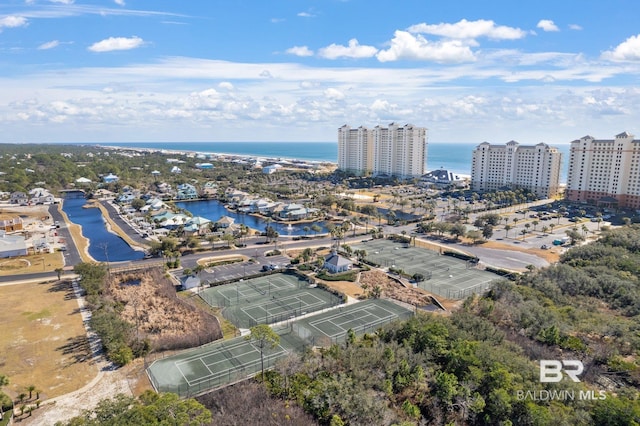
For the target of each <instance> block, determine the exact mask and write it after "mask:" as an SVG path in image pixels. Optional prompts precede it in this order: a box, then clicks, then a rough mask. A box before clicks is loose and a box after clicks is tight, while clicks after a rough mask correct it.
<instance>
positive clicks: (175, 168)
mask: <svg viewBox="0 0 640 426" xmlns="http://www.w3.org/2000/svg"><path fill="white" fill-rule="evenodd" d="M171 173H173V174H176V175H179V174H180V173H182V169H181V168H180V167H178V166H173V167H172V168H171Z"/></svg>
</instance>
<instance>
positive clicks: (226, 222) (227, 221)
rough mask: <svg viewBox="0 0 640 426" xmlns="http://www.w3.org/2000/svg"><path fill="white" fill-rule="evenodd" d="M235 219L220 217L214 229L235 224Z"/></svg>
mask: <svg viewBox="0 0 640 426" xmlns="http://www.w3.org/2000/svg"><path fill="white" fill-rule="evenodd" d="M235 221H236V220H235V219H234V218H232V217H229V216H222V217H221V218H220V219H218V220H217V221H216V227H218V228H228V227H230V226H231V225H233V224H234V223H235Z"/></svg>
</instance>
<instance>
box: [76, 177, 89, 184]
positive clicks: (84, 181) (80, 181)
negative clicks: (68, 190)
mask: <svg viewBox="0 0 640 426" xmlns="http://www.w3.org/2000/svg"><path fill="white" fill-rule="evenodd" d="M91 183H92V182H91V179H87V178H86V177H79V178H78V179H76V184H77V185H90V184H91Z"/></svg>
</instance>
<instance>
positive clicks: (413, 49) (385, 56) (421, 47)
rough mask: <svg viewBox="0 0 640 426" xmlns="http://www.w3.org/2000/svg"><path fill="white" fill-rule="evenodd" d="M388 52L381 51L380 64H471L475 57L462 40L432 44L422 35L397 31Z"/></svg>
mask: <svg viewBox="0 0 640 426" xmlns="http://www.w3.org/2000/svg"><path fill="white" fill-rule="evenodd" d="M390 43H391V46H390V47H389V49H387V50H380V51H379V52H378V54H377V55H376V57H377V58H378V60H379V61H380V62H389V61H397V60H401V59H412V60H423V61H434V62H448V63H455V62H469V61H473V60H475V56H474V54H473V52H472V51H471V49H470V48H469V46H468V45H465V44H464V43H463V42H462V41H460V40H445V41H437V42H430V41H428V40H427V39H425V38H424V37H422V36H421V35H419V34H418V35H413V34H410V33H408V32H406V31H400V30H397V31H396V32H395V34H394V37H393V39H392V40H391V42H390Z"/></svg>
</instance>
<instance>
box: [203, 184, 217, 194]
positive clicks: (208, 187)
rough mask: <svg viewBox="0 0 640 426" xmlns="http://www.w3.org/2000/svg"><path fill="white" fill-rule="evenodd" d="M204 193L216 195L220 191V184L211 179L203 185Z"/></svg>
mask: <svg viewBox="0 0 640 426" xmlns="http://www.w3.org/2000/svg"><path fill="white" fill-rule="evenodd" d="M202 193H203V194H205V195H216V194H217V193H218V184H217V183H216V182H213V181H209V182H207V183H205V184H204V186H203V187H202Z"/></svg>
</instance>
